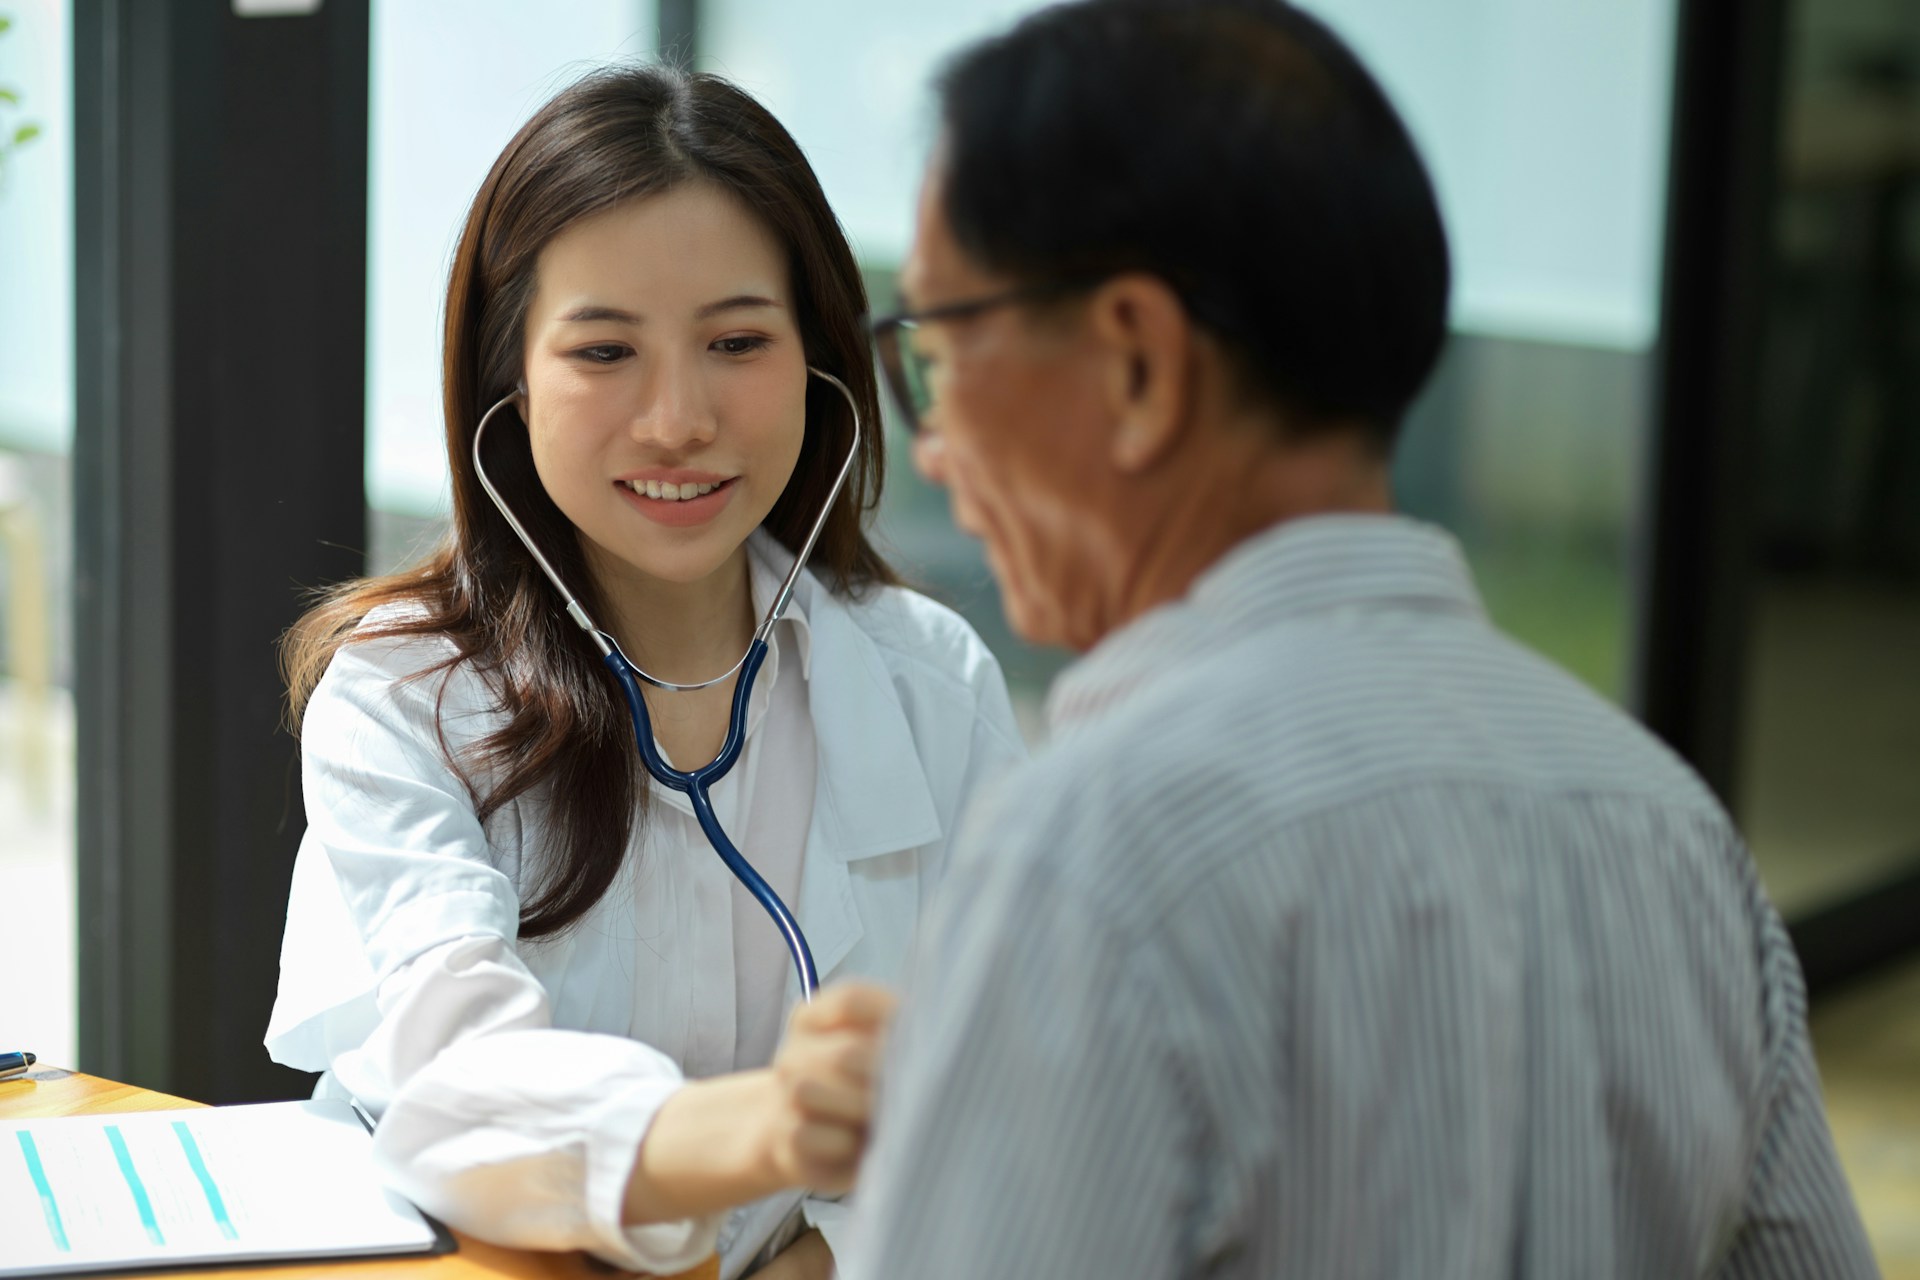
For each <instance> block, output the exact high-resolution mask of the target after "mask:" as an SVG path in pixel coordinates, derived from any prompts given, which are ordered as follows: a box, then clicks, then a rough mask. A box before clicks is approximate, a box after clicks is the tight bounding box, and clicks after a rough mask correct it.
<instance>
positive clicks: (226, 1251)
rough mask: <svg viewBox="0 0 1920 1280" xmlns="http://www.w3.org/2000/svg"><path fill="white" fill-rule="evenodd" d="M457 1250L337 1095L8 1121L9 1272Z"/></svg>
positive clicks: (0, 1223) (2, 1173)
mask: <svg viewBox="0 0 1920 1280" xmlns="http://www.w3.org/2000/svg"><path fill="white" fill-rule="evenodd" d="M454 1248H455V1244H454V1240H453V1237H452V1235H450V1234H449V1233H448V1232H447V1230H446V1228H445V1227H443V1226H441V1225H440V1224H439V1223H438V1222H435V1221H434V1220H433V1219H431V1218H429V1217H427V1216H426V1215H425V1214H423V1213H421V1212H420V1211H419V1210H418V1209H416V1208H414V1207H413V1206H412V1205H411V1204H409V1203H407V1201H406V1200H404V1199H402V1198H401V1197H400V1196H398V1195H396V1194H395V1193H393V1192H392V1191H389V1190H387V1189H386V1188H385V1187H384V1186H383V1185H382V1184H381V1180H380V1176H379V1173H378V1171H377V1170H376V1168H375V1166H374V1163H373V1138H372V1135H371V1134H370V1133H369V1132H368V1130H367V1128H366V1126H365V1124H363V1123H362V1121H361V1119H360V1117H359V1116H358V1115H357V1114H356V1113H355V1111H354V1110H353V1108H352V1107H351V1106H350V1105H349V1104H348V1103H346V1102H344V1101H341V1100H337V1099H318V1100H311V1101H305V1102H271V1103H261V1104H255V1105H251V1106H239V1107H208V1108H196V1109H194V1110H190V1111H146V1112H129V1113H117V1114H92V1115H76V1116H62V1117H59V1118H56V1119H46V1120H19V1121H0V1277H9V1278H11V1277H26V1276H55V1275H83V1274H86V1273H88V1272H96V1271H123V1270H128V1269H135V1268H170V1267H188V1266H196V1267H204V1266H220V1265H226V1264H239V1263H259V1262H290V1261H299V1260H318V1259H329V1258H338V1259H352V1258H378V1257H397V1256H418V1257H426V1256H431V1255H434V1254H443V1253H450V1252H452V1251H453V1250H454Z"/></svg>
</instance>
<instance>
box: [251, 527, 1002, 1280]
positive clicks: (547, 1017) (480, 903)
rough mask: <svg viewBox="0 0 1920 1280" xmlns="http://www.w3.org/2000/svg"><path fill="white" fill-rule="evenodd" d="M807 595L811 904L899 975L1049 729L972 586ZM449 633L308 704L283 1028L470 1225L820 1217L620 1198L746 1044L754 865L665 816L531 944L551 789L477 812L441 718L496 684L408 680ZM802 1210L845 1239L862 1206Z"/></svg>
mask: <svg viewBox="0 0 1920 1280" xmlns="http://www.w3.org/2000/svg"><path fill="white" fill-rule="evenodd" d="M750 545H751V547H752V549H753V551H754V553H755V556H756V559H758V560H759V561H760V562H761V563H760V564H759V565H757V566H756V571H757V573H756V576H757V577H758V576H759V575H760V574H763V573H764V572H765V571H766V570H768V569H771V570H773V571H775V572H777V573H784V572H785V569H786V567H787V566H788V565H790V564H791V563H792V561H791V557H790V556H789V555H788V553H787V552H786V551H785V550H784V549H782V548H780V547H779V546H778V544H776V543H774V542H773V541H772V540H771V539H770V538H767V537H765V536H764V535H755V539H754V541H753V543H752V544H750ZM795 603H796V605H797V606H798V607H799V609H800V610H801V611H803V612H804V614H805V616H806V625H807V630H808V632H809V642H810V648H811V653H810V660H809V665H808V673H807V691H808V709H809V712H810V714H811V717H812V721H813V728H814V735H815V742H816V750H817V767H816V783H815V788H814V796H813V805H812V816H811V820H810V825H809V829H808V835H807V842H806V849H805V853H804V855H803V858H802V862H801V868H800V892H799V901H798V902H797V903H796V904H793V905H794V909H795V913H796V915H797V916H798V918H799V920H800V923H801V927H802V928H803V930H804V931H805V932H806V934H807V937H808V940H809V942H810V944H811V946H812V948H813V953H814V958H815V961H816V963H817V964H818V967H819V971H820V974H821V978H822V981H823V982H825V981H831V980H833V979H834V978H837V977H845V976H851V975H859V976H862V977H868V978H874V979H878V980H881V981H892V980H895V979H897V978H898V977H899V976H900V973H901V970H902V968H903V966H904V964H905V962H906V959H907V954H908V948H909V944H910V942H911V940H912V937H913V933H914V928H915V925H916V924H917V922H918V921H919V919H920V917H921V913H922V911H923V910H924V908H925V906H926V904H927V900H928V895H929V893H930V892H931V890H932V888H933V886H934V884H935V883H936V882H937V880H938V879H939V876H940V872H941V870H942V867H943V864H944V862H945V858H946V848H947V840H948V837H949V836H950V834H951V833H952V831H953V827H954V822H955V819H956V817H957V816H958V814H959V812H960V810H961V808H962V805H963V803H964V802H965V801H967V799H968V798H969V797H970V795H971V794H972V793H973V792H975V791H976V790H977V789H978V788H979V787H980V786H981V785H983V784H984V783H985V782H987V781H988V780H990V779H991V777H992V776H993V775H995V774H997V773H998V772H1000V771H1001V770H1002V769H1004V768H1005V767H1006V766H1008V765H1009V764H1011V763H1013V762H1016V761H1018V760H1020V759H1022V758H1023V755H1024V752H1023V749H1022V747H1021V745H1020V738H1019V734H1018V731H1017V729H1016V727H1015V725H1014V721H1013V715H1012V710H1011V707H1010V706H1009V704H1008V700H1007V694H1006V688H1005V684H1004V682H1003V679H1002V677H1001V674H1000V670H999V667H998V664H997V663H996V662H995V661H994V659H993V657H992V655H991V654H990V653H989V652H988V651H987V649H986V647H985V646H984V645H983V644H982V643H981V641H980V639H979V637H978V636H976V635H975V634H974V633H973V631H972V630H971V628H969V627H968V626H967V624H966V623H965V622H963V621H962V620H961V619H960V618H959V617H958V616H957V615H955V614H954V613H952V612H951V611H950V610H948V609H946V608H944V607H942V606H940V605H937V604H935V603H933V602H932V601H930V600H928V599H926V598H925V597H923V596H920V595H917V594H915V593H913V592H910V591H906V590H902V589H898V588H887V589H882V590H878V591H876V592H874V593H872V594H870V595H869V596H868V597H867V598H866V599H865V600H862V601H847V600H843V599H840V598H838V597H836V596H834V595H833V594H832V593H831V592H829V591H827V590H826V589H825V588H824V587H823V586H821V585H820V584H819V583H818V582H817V581H816V580H815V579H814V578H813V576H812V574H811V573H803V574H802V575H801V577H800V579H799V581H798V583H797V584H796V596H795ZM442 646H443V642H440V641H437V640H433V639H410V640H404V641H374V642H364V643H359V644H352V645H348V646H346V647H345V648H343V649H342V650H341V651H340V653H339V654H338V655H337V656H336V657H335V659H334V661H333V664H332V665H331V666H330V667H329V669H328V672H327V675H326V676H325V678H324V679H323V680H322V681H321V684H320V687H319V688H318V689H317V690H316V691H315V694H314V696H313V699H312V701H311V702H310V704H309V707H308V710H307V713H306V721H305V725H304V728H303V743H302V747H303V780H304V783H305V786H306V794H307V804H308V822H309V827H308V830H307V833H306V836H305V838H304V839H303V840H302V842H301V846H300V852H299V856H298V860H297V862H296V864H295V869H294V879H293V891H292V896H291V900H290V902H289V905H288V912H287V928H286V935H285V939H284V941H283V943H282V948H281V962H280V992H279V999H278V1002H277V1003H276V1005H275V1007H274V1011H273V1017H272V1021H271V1024H270V1026H269V1028H268V1031H267V1036H266V1044H267V1048H268V1051H269V1052H270V1053H271V1055H272V1056H273V1058H274V1059H275V1060H276V1061H278V1062H282V1063H284V1064H286V1065H288V1066H292V1067H297V1068H299V1069H302V1070H306V1071H328V1072H330V1074H329V1075H328V1076H327V1077H325V1078H323V1080H322V1081H321V1085H320V1092H321V1093H323V1094H325V1093H334V1094H339V1093H350V1094H353V1095H354V1096H357V1097H358V1098H359V1100H360V1101H361V1103H362V1104H363V1105H365V1106H367V1107H368V1108H369V1109H370V1110H372V1111H373V1112H374V1113H375V1114H376V1115H380V1116H382V1117H383V1118H382V1121H381V1125H380V1128H379V1131H378V1133H377V1135H376V1140H375V1149H376V1154H377V1155H378V1156H379V1157H380V1159H381V1160H382V1163H383V1167H384V1168H385V1169H386V1171H387V1174H388V1176H389V1178H390V1179H391V1180H392V1181H393V1183H394V1184H395V1185H396V1186H397V1187H398V1188H399V1189H400V1190H402V1191H403V1192H404V1193H405V1194H407V1195H408V1196H409V1197H410V1198H412V1199H413V1200H415V1201H416V1202H417V1203H419V1204H420V1205H421V1206H422V1207H423V1208H425V1209H427V1210H428V1211H429V1212H432V1213H434V1214H436V1215H437V1216H440V1217H441V1218H443V1219H445V1220H446V1221H448V1222H450V1223H451V1224H452V1225H454V1226H457V1227H459V1228H461V1229H462V1230H465V1231H468V1232H470V1233H471V1234H474V1235H476V1236H479V1237H481V1238H484V1239H489V1240H493V1241H496V1242H498V1243H502V1244H510V1245H518V1246H522V1247H530V1248H582V1249H587V1250H590V1251H591V1252H594V1253H596V1254H598V1255H599V1256H601V1257H603V1258H605V1259H606V1260H608V1261H610V1262H614V1263H616V1264H618V1265H621V1266H625V1267H629V1268H632V1269H636V1270H648V1271H661V1272H667V1271H674V1270H679V1269H683V1268H685V1267H687V1266H690V1265H692V1264H693V1263H694V1262H697V1261H698V1260H699V1259H700V1258H701V1257H704V1256H705V1255H706V1254H707V1253H709V1252H711V1251H712V1250H713V1249H714V1248H715V1247H716V1246H717V1247H719V1248H720V1250H721V1253H722V1259H723V1269H724V1271H725V1273H726V1274H729V1275H731V1274H736V1273H737V1272H738V1271H739V1270H741V1269H742V1268H744V1267H745V1266H746V1265H747V1263H748V1262H749V1261H750V1260H751V1259H752V1258H753V1256H754V1255H755V1253H756V1252H757V1251H758V1249H759V1247H760V1245H761V1244H762V1243H764V1242H766V1241H767V1240H768V1238H769V1236H770V1234H771V1233H772V1232H773V1231H774V1229H775V1228H776V1227H780V1226H781V1225H782V1223H783V1222H784V1223H785V1229H784V1231H783V1232H782V1233H781V1238H786V1237H788V1236H790V1235H791V1234H792V1233H793V1231H795V1230H797V1229H798V1228H797V1221H798V1220H797V1218H795V1217H793V1216H792V1215H791V1212H790V1211H791V1209H792V1207H793V1206H794V1204H795V1203H797V1202H798V1201H800V1199H801V1197H799V1196H798V1195H797V1194H795V1195H792V1196H788V1197H777V1198H775V1199H774V1200H771V1201H764V1202H761V1203H760V1204H759V1205H755V1206H749V1207H747V1208H746V1209H744V1210H742V1211H737V1212H736V1213H734V1214H732V1215H719V1216H716V1217H713V1218H708V1219H699V1220H692V1221H684V1222H671V1223H657V1224H651V1225H648V1226H645V1227H639V1228H631V1229H629V1228H623V1227H622V1226H621V1225H620V1221H619V1218H620V1207H621V1199H622V1195H623V1193H624V1189H625V1184H626V1180H627V1176H628V1173H629V1172H630V1170H631V1168H632V1165H633V1159H634V1155H635V1153H636V1151H637V1150H638V1147H639V1144H640V1141H641V1139H642V1137H644V1135H645V1133H646V1128H647V1126H648V1124H649V1123H651V1121H652V1117H653V1115H654V1113H655V1112H656V1111H657V1110H658V1108H659V1106H660V1104H661V1103H662V1102H663V1101H664V1100H665V1099H666V1097H667V1096H668V1095H670V1094H671V1093H672V1092H673V1090H674V1089H675V1088H677V1087H678V1086H679V1085H680V1083H681V1082H682V1080H683V1078H684V1076H685V1075H686V1074H687V1073H688V1072H689V1071H690V1070H691V1071H692V1072H693V1073H694V1074H704V1073H705V1071H706V1070H709V1069H712V1068H713V1067H714V1066H715V1065H716V1060H717V1059H716V1050H715V1046H721V1047H722V1049H727V1048H728V1047H730V1046H731V1045H732V1044H733V1035H734V1029H733V1027H732V1026H731V1025H730V1022H729V1025H726V1026H720V1025H717V1024H718V1023H720V1022H727V1021H729V1020H730V1019H731V1018H732V1016H733V997H732V992H733V982H734V973H733V954H732V950H731V948H730V947H729V946H727V945H715V944H714V943H713V941H712V940H713V938H714V937H716V936H719V937H721V938H723V939H724V938H726V937H730V928H731V924H730V921H729V922H728V923H725V924H724V925H723V924H722V918H723V917H730V913H731V905H730V903H731V898H730V895H729V889H730V885H731V881H730V879H728V878H727V873H726V871H725V869H724V867H722V866H721V865H720V863H719V860H718V859H717V857H715V855H714V854H713V852H712V850H711V849H710V847H708V846H707V845H706V843H705V842H704V841H703V840H698V841H695V842H694V844H695V845H696V846H697V847H691V848H689V847H686V844H687V842H686V841H685V840H684V839H681V838H677V837H676V838H674V839H672V840H671V841H669V840H667V839H666V837H665V836H663V834H662V831H663V828H665V827H666V826H667V825H668V824H664V823H649V824H646V827H645V829H644V830H643V831H642V832H641V833H639V834H637V835H636V839H635V843H634V845H633V846H630V847H629V850H628V855H627V858H626V861H625V864H624V866H623V869H622V872H621V875H620V877H619V878H618V879H616V881H615V883H614V885H613V887H612V888H611V889H610V890H609V891H608V893H607V894H606V896H605V897H604V898H603V899H602V901H601V902H600V904H599V905H598V906H597V907H596V908H595V909H594V910H593V911H592V912H590V913H589V914H588V915H587V916H586V917H585V918H583V919H582V920H581V921H579V922H578V923H576V924H575V925H574V926H573V927H572V928H570V929H568V930H567V931H566V932H564V933H562V934H561V935H559V936H558V937H554V938H549V939H544V940H540V941H537V942H530V943H520V942H517V941H516V931H517V922H518V918H519V910H520V904H521V891H522V887H523V885H524V886H526V887H527V888H528V889H529V890H531V887H532V884H533V883H534V876H535V875H536V874H537V868H538V850H539V849H540V846H541V837H542V834H543V833H542V826H541V813H540V804H539V801H538V799H537V798H536V797H533V796H524V797H522V798H521V799H520V800H519V801H517V802H515V803H514V804H512V805H509V806H507V807H506V808H505V809H503V810H502V811H501V812H500V813H499V814H498V815H496V816H495V818H494V819H493V820H492V821H490V822H489V824H488V825H487V827H486V829H485V830H484V831H483V830H482V829H481V827H480V825H479V823H478V822H477V820H476V819H475V816H474V812H473V807H472V802H471V799H470V797H469V795H468V793H467V791H466V789H465V788H464V787H463V786H462V785H461V784H460V783H459V781H458V780H457V779H456V778H455V776H454V775H453V774H452V773H451V772H450V771H449V770H448V768H447V764H446V760H445V757H444V755H443V753H442V747H441V744H440V742H439V739H438V731H439V730H440V729H444V731H445V733H446V736H447V741H448V743H449V744H450V745H452V746H453V747H455V748H456V749H458V748H460V747H462V746H464V745H466V744H468V743H471V742H473V741H475V740H477V739H478V738H480V737H482V736H484V735H485V734H486V733H488V732H490V731H491V730H492V729H494V728H496V727H497V726H498V725H499V723H500V716H499V713H498V712H497V711H496V710H495V709H494V706H493V702H492V699H491V697H490V695H489V694H488V691H487V689H486V687H485V685H484V683H483V682H482V681H481V680H480V678H479V677H477V676H475V675H473V674H472V673H471V672H470V670H469V669H467V668H464V667H463V668H461V669H460V670H459V671H458V672H456V673H455V674H454V675H453V676H452V677H451V678H445V677H438V676H436V677H433V678H429V679H427V680H421V681H415V682H410V683H409V682H406V681H404V680H402V679H401V677H403V676H404V675H406V674H409V673H411V672H414V671H418V670H420V669H422V668H424V667H425V666H427V665H430V664H431V662H432V661H433V660H434V659H435V658H437V657H438V656H439V655H440V654H442V653H444V652H445V649H444V647H442ZM443 685H444V689H443V688H442V686H443ZM436 707H437V708H438V711H437V715H438V719H437V720H436ZM723 785H724V784H723ZM674 798H675V799H678V797H674ZM655 803H656V804H659V803H661V798H660V797H659V795H658V793H657V792H656V797H655ZM724 816H725V815H724V813H723V817H724ZM674 826H675V829H678V830H684V829H685V824H674ZM663 843H671V844H673V845H676V846H679V847H661V846H662V845H663ZM749 852H750V851H749ZM768 927H771V925H769V926H768ZM716 931H718V933H717V935H716ZM790 986H791V988H792V989H791V990H790V993H789V995H790V998H792V997H795V996H797V985H796V984H790ZM722 1056H723V1055H722ZM804 1210H805V1216H806V1220H807V1221H810V1222H813V1223H815V1224H816V1225H818V1226H820V1228H821V1229H822V1231H823V1232H825V1233H826V1235H827V1239H828V1243H829V1245H830V1246H831V1245H832V1244H834V1243H835V1240H836V1237H838V1236H839V1234H840V1226H841V1221H842V1211H841V1207H840V1206H838V1205H835V1204H832V1203H831V1202H824V1201H816V1200H807V1201H806V1202H805V1205H804ZM775 1243H778V1240H776V1241H775Z"/></svg>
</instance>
